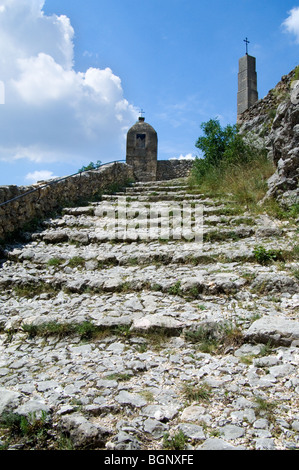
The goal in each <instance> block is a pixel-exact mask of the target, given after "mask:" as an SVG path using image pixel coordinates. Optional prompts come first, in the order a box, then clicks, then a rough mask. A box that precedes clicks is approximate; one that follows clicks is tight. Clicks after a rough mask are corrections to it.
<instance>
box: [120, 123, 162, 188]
mask: <svg viewBox="0 0 299 470" xmlns="http://www.w3.org/2000/svg"><path fill="white" fill-rule="evenodd" d="M157 159H158V137H157V132H156V131H155V129H154V128H153V127H152V126H150V125H149V124H147V123H146V122H144V117H140V118H139V121H137V122H136V124H134V126H133V127H131V129H130V130H129V131H128V133H127V156H126V162H127V164H128V165H131V166H132V167H133V172H134V176H135V179H136V180H137V181H156V178H157Z"/></svg>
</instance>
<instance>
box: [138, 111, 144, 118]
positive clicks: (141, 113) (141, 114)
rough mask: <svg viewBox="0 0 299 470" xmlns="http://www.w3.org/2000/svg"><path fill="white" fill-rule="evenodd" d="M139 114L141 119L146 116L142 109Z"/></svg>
mask: <svg viewBox="0 0 299 470" xmlns="http://www.w3.org/2000/svg"><path fill="white" fill-rule="evenodd" d="M139 112H140V116H141V117H142V116H143V114H145V112H144V111H143V109H141V110H140V111H139Z"/></svg>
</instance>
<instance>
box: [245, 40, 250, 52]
mask: <svg viewBox="0 0 299 470" xmlns="http://www.w3.org/2000/svg"><path fill="white" fill-rule="evenodd" d="M244 42H245V43H246V55H248V44H250V41H248V38H246V39H244Z"/></svg>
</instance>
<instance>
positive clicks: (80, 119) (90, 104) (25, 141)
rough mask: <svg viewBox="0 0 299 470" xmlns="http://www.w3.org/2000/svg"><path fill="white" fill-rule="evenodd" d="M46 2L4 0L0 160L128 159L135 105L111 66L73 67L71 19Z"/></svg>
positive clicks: (0, 46) (1, 5) (0, 11)
mask: <svg viewBox="0 0 299 470" xmlns="http://www.w3.org/2000/svg"><path fill="white" fill-rule="evenodd" d="M44 3H45V2H44V1H43V0H1V1H0V70H1V72H0V74H1V75H0V81H2V82H3V83H4V86H5V106H3V108H2V113H1V115H0V128H1V139H0V160H5V161H8V160H16V159H28V160H30V161H35V162H55V161H56V162H61V161H64V162H74V161H76V162H78V163H79V162H80V165H81V163H84V162H85V161H88V162H90V161H97V160H102V161H109V160H116V159H122V158H125V155H124V153H125V135H126V131H127V129H128V128H129V127H130V126H131V125H132V122H135V120H136V118H137V115H138V111H137V110H136V109H135V108H134V107H133V106H132V105H131V104H130V103H129V102H128V101H127V100H126V99H125V97H124V95H123V89H122V83H121V79H120V78H119V77H118V76H116V75H115V74H114V73H113V71H112V70H111V69H110V68H106V69H104V70H101V69H98V68H89V69H88V70H86V71H85V72H77V71H76V70H75V69H74V42H73V41H74V29H73V27H72V25H71V23H70V20H69V18H67V17H66V16H63V15H62V16H57V15H51V16H47V15H45V14H44V12H43V6H44ZM81 166H82V165H81Z"/></svg>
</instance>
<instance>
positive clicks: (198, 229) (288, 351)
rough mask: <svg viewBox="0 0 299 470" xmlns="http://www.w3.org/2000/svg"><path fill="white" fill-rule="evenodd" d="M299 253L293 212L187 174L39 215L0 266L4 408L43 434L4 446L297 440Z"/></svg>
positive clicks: (241, 444)
mask: <svg viewBox="0 0 299 470" xmlns="http://www.w3.org/2000/svg"><path fill="white" fill-rule="evenodd" d="M181 209H184V212H183V213H181V212H178V211H180V210H181ZM124 211H125V214H126V218H125V219H124V218H123V217H122V216H123V212H124ZM178 214H180V215H182V214H183V215H185V217H186V219H183V217H182V218H181V219H180V220H179V223H178V220H177V217H176V216H177V215H178ZM183 221H184V224H185V225H182V223H183ZM126 224H128V226H129V228H128V227H127V225H126ZM150 229H151V230H150ZM199 235H200V236H199ZM298 253H299V249H298V230H297V227H296V224H295V223H292V222H290V221H285V222H282V221H278V220H274V219H272V218H270V217H269V216H267V215H265V214H264V215H260V216H258V217H257V216H255V215H253V214H250V213H249V212H246V213H242V212H240V210H239V209H237V208H236V206H235V205H234V204H233V202H232V201H230V200H229V199H224V198H223V197H220V196H217V195H214V196H213V197H207V196H205V195H202V194H199V193H197V192H196V191H191V190H190V189H189V188H188V186H187V183H186V181H185V180H183V179H182V180H173V181H169V182H157V183H143V184H141V183H139V184H135V185H132V186H131V187H129V188H126V189H125V190H124V191H123V192H120V193H117V194H114V195H105V196H102V199H101V201H100V202H91V203H90V204H88V205H84V206H83V207H68V208H65V209H64V210H63V212H62V215H60V216H57V218H52V219H48V220H46V221H44V222H43V225H42V228H41V229H40V230H38V231H36V232H34V233H30V234H29V233H28V234H24V241H22V242H18V243H14V244H12V245H9V246H6V248H5V250H4V255H5V257H4V259H3V260H2V262H1V270H0V290H1V297H0V327H1V334H0V353H1V354H0V416H2V421H5V420H4V418H3V417H6V416H8V415H13V416H25V417H27V419H28V420H30V419H31V420H32V419H35V420H37V419H41V418H40V417H41V416H43V417H44V418H45V417H46V418H45V419H44V421H43V423H42V425H43V428H44V431H45V432H44V440H42V441H41V440H40V439H39V440H38V439H37V438H34V437H33V436H31V437H30V439H28V436H27V437H26V436H25V437H24V436H21V437H20V436H19V435H18V436H17V437H16V436H15V435H13V436H12V437H11V432H8V428H7V427H6V428H5V426H4V428H3V432H1V428H0V445H2V446H3V447H4V448H9V449H23V448H34V449H37V448H54V449H57V448H61V447H63V446H64V448H66V446H67V445H68V446H71V447H72V448H75V449H85V448H91V449H107V450H139V449H141V450H146V449H150V450H162V449H183V448H185V449H189V450H200V449H249V450H255V449H257V450H259V449H283V450H284V449H293V448H299V440H298V429H299V413H298V391H299V381H298V345H299V322H298V306H299V285H298V275H299V269H298V256H299V255H298ZM41 413H42V414H41ZM7 426H8V424H7ZM8 436H10V438H8ZM62 437H63V438H64V440H62ZM62 442H63V443H64V444H62ZM66 442H67V444H66ZM59 446H60V447H59Z"/></svg>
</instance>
